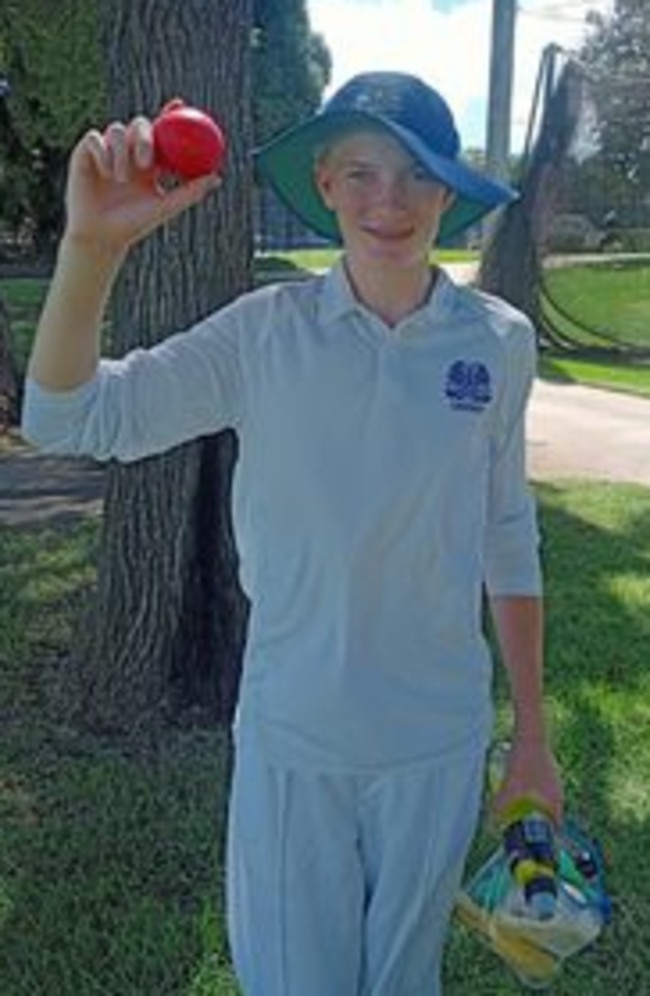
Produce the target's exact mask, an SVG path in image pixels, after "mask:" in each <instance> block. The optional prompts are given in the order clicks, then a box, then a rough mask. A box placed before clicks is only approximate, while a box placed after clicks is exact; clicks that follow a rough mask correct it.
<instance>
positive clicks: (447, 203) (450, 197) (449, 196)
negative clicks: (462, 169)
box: [442, 187, 456, 214]
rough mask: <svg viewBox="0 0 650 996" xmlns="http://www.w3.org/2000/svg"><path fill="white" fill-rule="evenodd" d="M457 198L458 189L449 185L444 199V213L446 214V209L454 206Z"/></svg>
mask: <svg viewBox="0 0 650 996" xmlns="http://www.w3.org/2000/svg"><path fill="white" fill-rule="evenodd" d="M455 200H456V191H455V190H450V189H449V187H447V189H446V190H445V198H444V201H443V202H442V214H444V213H445V211H448V210H449V208H450V207H451V206H452V204H453V203H454V201H455Z"/></svg>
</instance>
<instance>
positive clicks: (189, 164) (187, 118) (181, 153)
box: [153, 99, 226, 180]
mask: <svg viewBox="0 0 650 996" xmlns="http://www.w3.org/2000/svg"><path fill="white" fill-rule="evenodd" d="M153 140H154V149H155V157H156V163H157V165H158V166H160V168H161V169H164V170H167V171H168V172H170V173H175V174H176V175H177V176H180V177H182V178H183V179H184V180H194V179H195V178H196V177H198V176H205V175H206V174H207V173H214V172H219V171H220V169H221V167H222V165H223V161H224V159H225V155H226V139H225V136H224V134H223V132H222V130H221V128H220V127H219V125H218V124H217V123H216V121H215V120H214V119H213V118H211V117H210V115H209V114H206V113H205V112H204V111H200V110H198V108H196V107H190V106H188V105H187V104H186V103H184V101H182V100H178V99H177V100H171V101H170V102H169V103H168V104H165V106H164V107H163V109H162V110H161V112H160V114H159V115H158V117H157V118H156V119H155V121H154V122H153Z"/></svg>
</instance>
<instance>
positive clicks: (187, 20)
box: [68, 0, 251, 728]
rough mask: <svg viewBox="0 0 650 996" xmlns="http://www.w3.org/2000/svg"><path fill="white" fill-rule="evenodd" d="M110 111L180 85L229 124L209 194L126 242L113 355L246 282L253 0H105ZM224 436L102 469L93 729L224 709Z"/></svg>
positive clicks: (228, 689) (157, 99)
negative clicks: (223, 161) (223, 166)
mask: <svg viewBox="0 0 650 996" xmlns="http://www.w3.org/2000/svg"><path fill="white" fill-rule="evenodd" d="M100 12H101V15H102V17H101V25H102V37H103V49H104V52H105V56H106V64H107V66H108V98H109V115H110V117H111V118H113V117H115V118H119V119H122V120H127V119H129V118H130V117H131V116H132V115H133V114H134V113H135V112H140V111H141V112H144V113H148V114H153V113H154V112H155V111H156V110H157V109H158V108H159V107H160V106H161V104H163V103H164V102H165V101H166V100H168V99H169V98H171V97H173V96H181V97H183V98H184V99H185V100H187V101H188V102H192V103H196V104H197V105H199V106H202V107H205V108H208V109H211V110H212V111H213V112H214V113H215V115H216V116H217V117H218V119H219V120H220V121H222V123H223V124H224V127H225V130H226V132H227V134H228V136H229V149H230V152H229V160H228V166H227V172H226V180H225V183H224V185H223V186H222V188H221V189H220V190H219V192H218V193H217V194H216V195H215V196H214V197H213V198H212V199H210V200H209V201H208V202H206V203H204V204H202V205H200V206H199V207H197V208H195V209H193V210H192V211H191V212H189V213H186V214H185V215H183V216H182V217H181V218H179V219H178V220H177V221H175V222H174V223H173V224H171V225H170V226H168V227H167V228H166V229H165V230H163V231H160V232H158V233H157V234H156V235H154V236H153V237H150V238H149V239H147V240H146V241H145V242H144V243H143V244H142V245H141V246H140V247H139V248H138V249H137V250H136V251H135V252H134V253H132V254H131V256H130V257H129V260H128V262H127V265H126V268H125V270H124V271H123V274H122V276H121V278H120V282H119V284H118V287H117V288H116V293H115V297H114V307H113V310H112V321H113V332H112V339H113V341H114V343H115V348H116V350H117V352H118V353H122V352H123V351H124V350H125V349H128V348H129V347H131V346H134V345H136V343H137V344H144V345H148V344H150V343H152V342H154V341H155V340H156V339H158V338H164V336H165V335H167V334H168V333H170V332H171V331H172V330H175V329H178V328H182V327H185V326H188V325H189V324H190V323H192V322H193V321H195V320H196V319H198V318H199V317H201V316H202V315H205V314H206V313H207V312H209V311H211V310H212V309H214V308H215V307H216V306H218V305H219V304H221V303H223V302H225V301H226V300H227V299H229V298H232V297H233V296H235V295H236V294H237V293H239V292H241V291H243V290H244V289H246V288H247V287H249V286H250V283H251V251H250V247H251V224H250V210H249V193H250V183H251V177H250V161H249V159H250V157H249V151H250V145H251V127H250V86H249V49H250V45H249V39H250V29H251V15H250V7H249V0H186V2H184V3H178V2H177V0H101V3H100ZM234 456H235V446H234V442H233V438H232V436H231V435H230V434H228V433H224V434H221V435H219V436H216V437H212V438H209V439H202V440H198V441H195V442H192V443H190V444H188V445H185V446H182V447H179V448H177V449H176V450H174V451H172V452H170V453H167V454H164V455H163V456H160V457H155V458H151V459H148V460H144V461H140V462H138V463H136V464H133V465H127V466H119V465H115V466H111V468H110V470H109V475H108V487H107V495H106V501H105V511H104V535H103V551H102V555H101V564H100V574H99V582H98V591H97V605H96V608H95V612H94V617H93V624H92V626H91V627H90V630H89V632H90V637H89V639H88V640H87V641H86V644H85V645H84V646H83V647H82V648H81V652H80V653H79V654H78V655H77V661H76V663H77V667H76V668H75V669H72V668H71V669H68V673H72V674H74V675H75V677H76V679H77V680H76V684H75V686H74V688H73V689H71V690H72V691H73V692H74V700H75V701H76V702H78V703H79V705H80V708H81V710H82V712H83V715H84V717H85V718H86V720H87V721H88V722H89V723H90V724H92V725H93V726H94V727H95V728H124V727H132V726H133V725H134V724H147V725H150V724H151V723H153V722H154V721H157V720H158V719H159V718H160V717H165V718H170V717H172V718H176V717H178V716H179V714H180V713H182V712H186V710H188V709H191V708H193V707H196V708H200V709H202V710H207V711H208V712H209V715H210V717H211V718H213V717H219V716H221V717H222V718H226V717H227V716H229V714H230V711H231V707H232V701H233V698H234V692H235V688H236V683H237V673H238V666H239V656H240V650H241V644H242V636H243V630H244V625H245V618H246V607H245V603H244V600H243V597H242V595H241V593H240V591H239V588H238V586H237V581H236V571H235V567H236V565H235V556H234V550H233V544H232V537H231V531H230V525H229V513H228V497H229V489H230V476H231V468H232V464H233V460H234Z"/></svg>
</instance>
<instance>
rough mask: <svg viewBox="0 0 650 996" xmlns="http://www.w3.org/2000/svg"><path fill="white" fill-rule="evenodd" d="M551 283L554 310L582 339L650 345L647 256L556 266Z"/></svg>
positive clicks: (549, 307) (558, 321) (548, 277)
mask: <svg viewBox="0 0 650 996" xmlns="http://www.w3.org/2000/svg"><path fill="white" fill-rule="evenodd" d="M545 285H546V288H547V289H548V294H549V299H548V300H547V301H546V302H545V303H544V304H545V308H546V311H547V314H548V316H549V317H550V318H551V320H552V322H553V323H554V324H555V325H556V326H557V328H558V329H559V331H560V332H563V333H565V334H567V335H568V336H569V337H570V338H571V339H572V340H575V342H576V344H577V345H580V344H584V345H585V346H594V345H607V344H608V343H609V344H616V343H623V344H627V345H632V346H638V347H641V348H644V349H648V350H649V351H650V260H649V259H648V257H647V256H642V257H639V258H630V257H621V258H619V259H617V258H616V257H614V258H612V259H608V260H605V261H602V262H590V263H586V264H576V265H571V266H560V267H553V268H551V269H547V270H546V273H545ZM558 309H559V310H558ZM571 319H573V320H574V321H572V320H571ZM589 330H591V332H590V331H589Z"/></svg>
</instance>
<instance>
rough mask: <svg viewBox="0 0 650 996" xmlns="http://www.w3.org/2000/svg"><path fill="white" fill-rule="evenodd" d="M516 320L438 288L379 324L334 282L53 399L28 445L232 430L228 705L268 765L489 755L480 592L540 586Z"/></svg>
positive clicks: (67, 446) (229, 312) (34, 417)
mask: <svg viewBox="0 0 650 996" xmlns="http://www.w3.org/2000/svg"><path fill="white" fill-rule="evenodd" d="M534 364H535V343H534V334H533V331H532V328H531V326H530V323H529V322H528V320H527V319H526V318H525V317H524V316H523V315H521V314H520V313H519V312H517V311H515V310H514V309H513V308H511V307H510V306H508V305H507V304H505V303H504V302H502V301H500V300H498V299H494V298H491V297H489V296H487V295H484V294H481V293H478V292H476V291H474V290H471V289H469V288H459V287H456V286H455V285H454V284H453V283H452V282H451V281H450V280H449V279H448V278H447V277H446V276H445V275H444V274H442V273H441V274H440V275H439V277H438V280H437V282H436V286H435V289H434V292H433V293H432V295H431V298H430V300H429V301H428V302H427V303H426V305H425V306H423V307H422V308H421V309H419V310H418V311H417V312H415V313H414V314H412V315H410V316H409V317H408V318H406V319H404V320H403V321H402V322H401V323H400V324H399V325H398V326H397V327H395V328H392V329H391V328H388V327H387V326H385V325H384V324H383V323H382V322H381V321H380V319H379V318H377V316H376V315H374V314H372V313H371V312H369V311H368V310H367V309H365V308H364V307H363V306H362V305H361V304H360V303H359V302H358V301H357V300H356V298H355V297H354V295H353V293H352V290H351V288H350V286H349V283H348V281H347V277H346V273H345V268H344V266H343V265H342V264H339V265H338V266H336V267H335V268H334V269H333V270H332V271H331V272H330V273H329V274H328V275H326V276H324V277H316V278H313V279H309V280H307V281H304V282H297V283H291V284H283V285H278V286H274V287H270V288H265V289H262V290H259V291H256V292H254V293H252V294H249V295H245V296H244V297H242V298H240V299H239V300H237V301H235V302H234V303H232V304H231V305H229V306H227V307H225V308H223V309H221V310H220V311H218V312H217V313H215V314H214V315H211V316H210V317H208V318H206V319H205V320H204V321H202V322H200V323H199V324H198V325H197V326H196V327H195V328H194V329H192V330H191V331H189V332H186V333H180V334H178V335H176V336H173V337H171V338H169V339H167V340H166V341H164V342H162V343H160V344H159V345H158V346H156V347H154V348H153V349H151V350H136V351H134V352H133V353H131V354H130V355H128V356H127V357H125V358H124V359H122V360H105V361H103V362H102V363H101V365H100V368H99V371H98V374H97V376H96V377H95V379H94V380H93V381H92V382H91V383H89V384H87V385H84V386H82V387H81V388H79V389H77V390H75V391H71V392H66V393H49V392H46V391H44V390H42V389H41V388H39V387H38V386H37V385H36V384H34V383H29V384H28V385H27V394H26V403H25V410H24V423H23V427H24V434H25V435H26V437H27V438H30V439H32V440H34V441H36V442H37V443H38V444H39V445H41V446H43V447H45V448H47V449H49V450H51V451H53V452H67V453H78V454H88V455H90V456H93V457H95V458H97V459H100V460H106V459H109V458H112V457H115V458H117V459H118V460H125V461H129V460H136V459H138V458H140V457H144V456H146V455H150V454H152V453H157V452H161V451H163V450H166V449H168V448H170V447H172V446H174V445H176V444H178V443H181V442H183V441H185V440H188V439H190V438H193V437H196V436H198V435H202V434H206V433H212V432H216V431H217V430H220V429H222V428H224V427H227V426H230V427H233V428H234V429H235V431H236V433H237V435H238V437H239V452H240V457H239V462H238V466H237V468H236V472H235V482H234V525H235V533H236V540H237V545H238V550H239V554H240V559H241V563H240V574H241V580H242V584H243V587H244V589H245V590H246V592H247V594H248V596H249V597H250V599H251V603H252V610H251V616H250V624H249V633H248V641H247V648H246V655H245V661H244V669H243V678H242V685H241V693H240V703H239V718H238V723H239V727H240V729H242V730H243V729H252V730H254V731H255V736H256V738H257V739H258V741H259V743H260V745H261V748H262V750H263V752H264V755H265V757H266V758H267V759H269V760H271V761H273V762H274V763H276V764H278V765H280V766H283V765H284V766H286V765H291V766H292V767H296V766H303V767H308V768H312V769H317V770H338V771H344V772H373V771H379V770H384V769H386V768H387V767H395V766H400V765H411V764H413V763H414V762H418V761H422V760H426V759H432V758H436V757H439V756H441V755H443V754H445V753H446V752H449V751H454V750H456V749H457V748H459V747H460V746H462V745H464V744H471V743H472V742H474V743H476V744H481V745H484V744H485V743H486V742H487V740H488V738H489V733H490V727H491V695H490V691H491V661H490V655H489V652H488V649H487V646H486V643H485V640H484V638H483V635H482V631H481V604H482V589H483V585H484V584H485V585H486V586H487V588H488V590H489V592H490V593H491V594H493V595H537V594H539V592H540V588H541V582H540V571H539V563H538V555H537V535H536V525H535V513H534V506H533V502H532V500H531V497H530V494H529V492H528V489H527V487H526V481H525V452H524V451H525V446H524V410H525V405H526V401H527V397H528V393H529V390H530V387H531V382H532V378H533V372H534Z"/></svg>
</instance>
